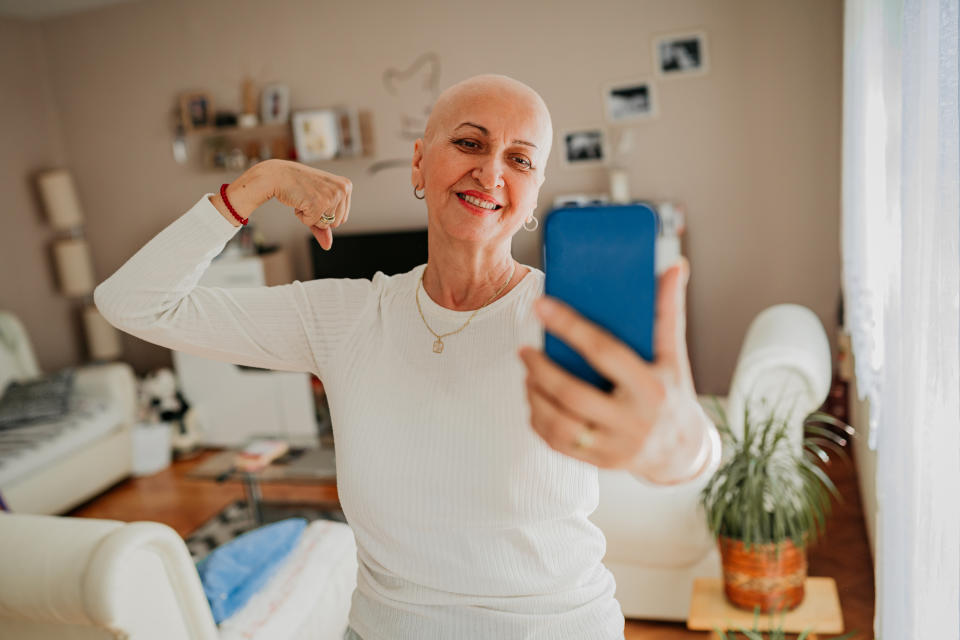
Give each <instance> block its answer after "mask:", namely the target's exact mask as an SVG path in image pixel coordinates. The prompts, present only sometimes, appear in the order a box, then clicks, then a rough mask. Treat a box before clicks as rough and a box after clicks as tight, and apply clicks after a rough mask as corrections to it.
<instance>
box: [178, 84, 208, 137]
mask: <svg viewBox="0 0 960 640" xmlns="http://www.w3.org/2000/svg"><path fill="white" fill-rule="evenodd" d="M180 122H181V124H183V128H184V129H186V130H187V131H189V130H191V129H203V128H204V127H211V126H213V102H212V101H211V100H210V94H207V93H203V92H202V91H188V92H186V93H181V94H180Z"/></svg>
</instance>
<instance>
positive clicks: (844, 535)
mask: <svg viewBox="0 0 960 640" xmlns="http://www.w3.org/2000/svg"><path fill="white" fill-rule="evenodd" d="M209 455H210V453H209V452H207V453H202V454H200V455H199V456H198V457H196V458H194V459H191V460H183V461H178V462H176V463H174V464H173V465H172V466H171V467H170V468H169V469H166V470H164V471H161V472H159V473H157V474H154V475H152V476H149V477H144V478H131V479H129V480H126V481H124V482H122V483H120V484H118V485H116V486H115V487H114V488H112V489H111V490H110V491H108V492H106V493H104V494H102V495H101V496H99V497H98V498H96V499H94V500H92V501H90V502H88V503H87V504H84V505H81V506H80V507H78V508H77V509H75V510H73V511H72V512H70V513H69V514H68V515H71V516H80V517H90V518H108V519H114V520H121V521H125V522H132V521H137V520H152V521H156V522H163V523H165V524H168V525H170V526H171V527H173V528H174V529H175V530H176V531H177V532H178V533H179V534H180V535H181V536H187V535H188V534H189V533H190V532H192V531H193V530H194V529H196V528H197V527H198V526H200V525H201V524H203V523H204V522H206V521H207V520H208V519H209V518H211V517H212V516H213V515H214V514H216V513H217V512H218V511H220V510H221V509H222V508H223V507H225V506H227V505H228V504H230V503H231V502H232V501H234V500H236V499H238V498H240V497H242V496H243V489H242V488H241V486H240V485H239V484H237V483H231V482H228V483H223V484H217V483H214V482H211V481H209V480H194V479H191V478H187V477H186V473H187V472H188V471H189V470H190V469H191V468H192V467H193V466H194V465H196V464H197V463H198V462H200V461H202V460H203V459H205V458H206V457H207V456H209ZM829 473H830V476H831V477H832V478H833V480H834V482H835V483H836V484H837V488H838V489H839V491H840V493H841V494H842V496H843V499H844V502H843V503H840V504H837V505H836V506H835V508H834V512H833V515H832V517H831V518H830V520H829V522H828V524H827V533H826V536H825V537H824V538H822V539H821V540H820V542H819V543H818V544H817V545H816V546H814V547H813V548H811V549H810V552H809V564H810V571H809V573H810V575H812V576H831V577H833V578H834V579H836V581H837V586H838V588H839V591H840V603H841V606H842V608H843V615H844V623H845V628H846V630H847V631H850V630H853V629H856V630H858V631H860V634H859V635H858V636H856V638H857V640H871V639H872V638H873V632H872V629H873V608H874V583H873V564H872V560H871V557H870V549H869V545H868V542H867V534H866V528H865V525H864V521H863V510H862V507H861V503H860V494H859V490H858V486H857V480H856V475H855V468H854V466H853V464H852V463H851V464H850V465H846V464H844V463H834V464H833V465H832V466H831V468H830V469H829ZM263 497H264V498H265V499H268V500H269V499H275V500H291V501H324V502H326V501H331V500H336V499H337V496H336V489H335V488H334V487H332V486H331V487H310V486H290V485H273V486H269V485H267V486H264V487H263ZM707 637H709V634H708V633H705V632H695V631H688V630H687V629H686V628H685V626H684V624H683V623H665V622H648V621H640V620H627V625H626V640H687V639H690V640H694V639H699V640H703V639H704V638H707ZM821 640H825V639H824V638H821Z"/></svg>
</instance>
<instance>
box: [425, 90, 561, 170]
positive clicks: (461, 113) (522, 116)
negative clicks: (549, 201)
mask: <svg viewBox="0 0 960 640" xmlns="http://www.w3.org/2000/svg"><path fill="white" fill-rule="evenodd" d="M478 107H480V108H482V107H487V108H490V107H492V108H493V109H495V110H496V112H497V113H498V115H499V116H500V117H501V118H502V119H504V120H505V121H506V122H507V123H509V124H516V125H519V126H522V127H524V128H525V129H526V130H528V131H529V132H530V134H529V136H528V137H536V138H537V140H531V141H529V142H531V143H532V144H534V145H535V146H536V148H538V149H539V150H541V151H543V152H544V155H543V159H544V162H545V161H546V157H547V156H548V155H549V154H550V146H551V144H552V143H553V123H552V121H551V119H550V111H549V110H548V109H547V104H546V103H545V102H544V101H543V98H541V97H540V94H538V93H537V92H536V91H534V90H533V89H531V88H530V87H529V86H527V85H525V84H524V83H522V82H520V81H519V80H514V79H513V78H510V77H508V76H504V75H499V74H483V75H478V76H473V77H471V78H467V79H466V80H462V81H460V82H458V83H456V84H455V85H453V86H451V87H448V88H447V89H446V90H445V91H444V92H443V93H441V94H440V96H439V97H438V98H437V101H436V103H434V105H433V108H432V109H431V111H430V118H429V119H428V120H427V127H426V131H425V132H424V136H423V140H424V144H425V145H428V146H429V145H431V144H433V143H434V142H435V141H436V138H437V136H440V135H443V134H444V133H446V132H448V131H451V130H453V129H454V128H456V127H457V126H458V125H459V124H460V123H461V122H463V121H465V119H468V118H469V114H470V112H471V111H473V110H476V109H477V108H478ZM467 121H469V120H467ZM477 124H481V123H477ZM483 126H487V125H483Z"/></svg>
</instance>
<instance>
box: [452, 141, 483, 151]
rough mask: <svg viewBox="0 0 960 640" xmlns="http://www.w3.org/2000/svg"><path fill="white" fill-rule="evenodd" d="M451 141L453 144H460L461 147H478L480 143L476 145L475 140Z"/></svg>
mask: <svg viewBox="0 0 960 640" xmlns="http://www.w3.org/2000/svg"><path fill="white" fill-rule="evenodd" d="M453 143H454V144H458V145H460V146H461V147H465V148H467V149H479V148H480V145H478V144H477V143H476V142H474V141H473V140H454V141H453Z"/></svg>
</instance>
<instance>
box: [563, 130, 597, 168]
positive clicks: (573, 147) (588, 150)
mask: <svg viewBox="0 0 960 640" xmlns="http://www.w3.org/2000/svg"><path fill="white" fill-rule="evenodd" d="M560 142H561V143H562V147H561V148H562V149H563V161H564V164H565V165H567V166H570V167H581V166H592V165H598V164H604V163H605V162H606V160H607V148H606V146H607V145H606V140H605V136H604V133H603V129H602V128H600V127H584V128H581V129H568V130H567V131H563V132H562V133H561V134H560Z"/></svg>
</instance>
